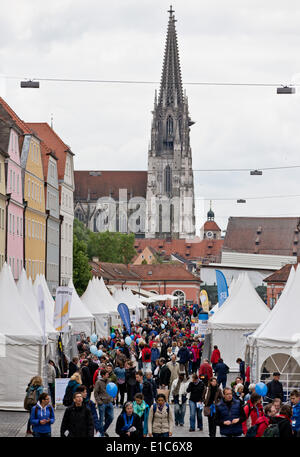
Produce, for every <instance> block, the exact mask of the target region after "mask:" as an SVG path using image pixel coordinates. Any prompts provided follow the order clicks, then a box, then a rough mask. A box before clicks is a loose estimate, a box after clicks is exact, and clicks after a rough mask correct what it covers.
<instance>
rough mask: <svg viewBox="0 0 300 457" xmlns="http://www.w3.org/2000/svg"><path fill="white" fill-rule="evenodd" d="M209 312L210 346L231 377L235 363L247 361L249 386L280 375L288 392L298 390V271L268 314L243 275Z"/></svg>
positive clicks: (299, 269)
mask: <svg viewBox="0 0 300 457" xmlns="http://www.w3.org/2000/svg"><path fill="white" fill-rule="evenodd" d="M212 311H213V313H211V314H210V317H209V323H208V327H209V329H210V331H211V338H210V343H211V346H213V345H217V346H218V347H219V349H220V350H221V356H222V358H223V359H224V361H225V363H226V364H227V365H228V366H229V367H230V371H232V372H237V371H238V364H237V363H236V359H237V358H238V357H240V358H242V359H244V357H245V360H246V364H249V365H250V367H251V381H254V382H258V381H260V380H266V379H271V378H272V373H273V372H274V371H279V372H281V373H282V378H281V379H282V381H283V383H284V385H285V388H286V389H287V390H288V391H290V390H291V389H292V388H294V387H296V388H299V387H300V324H299V322H300V268H298V269H297V271H295V269H294V267H292V268H291V272H290V276H289V279H288V281H287V284H286V286H285V288H284V290H283V292H282V294H281V296H280V298H279V300H278V302H277V304H276V305H275V307H274V308H273V309H272V310H271V311H270V309H269V308H268V307H267V306H266V304H265V303H264V302H263V301H262V300H261V298H260V297H259V295H258V294H257V292H256V291H255V289H254V287H253V285H252V284H251V282H250V280H249V277H248V275H247V274H246V273H242V274H241V275H240V276H239V278H238V279H237V281H236V282H235V283H234V284H233V285H231V287H230V288H229V296H228V298H227V299H226V300H225V302H224V303H223V305H222V306H221V307H218V306H216V307H214V308H213V310H212Z"/></svg>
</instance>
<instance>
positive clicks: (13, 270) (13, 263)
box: [12, 257, 15, 277]
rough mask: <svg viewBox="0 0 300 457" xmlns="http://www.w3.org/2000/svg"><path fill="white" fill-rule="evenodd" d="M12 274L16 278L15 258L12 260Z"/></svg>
mask: <svg viewBox="0 0 300 457" xmlns="http://www.w3.org/2000/svg"><path fill="white" fill-rule="evenodd" d="M12 274H13V277H15V258H14V257H13V259H12Z"/></svg>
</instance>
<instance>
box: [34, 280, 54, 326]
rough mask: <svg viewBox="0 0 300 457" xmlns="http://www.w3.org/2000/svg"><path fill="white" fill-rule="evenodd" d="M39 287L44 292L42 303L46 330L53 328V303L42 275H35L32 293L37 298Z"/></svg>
mask: <svg viewBox="0 0 300 457" xmlns="http://www.w3.org/2000/svg"><path fill="white" fill-rule="evenodd" d="M39 285H41V286H42V289H43V292H44V303H45V311H46V328H53V321H54V307H55V302H54V300H53V298H52V296H51V294H50V292H49V289H48V285H47V282H46V279H45V276H44V275H40V274H39V275H37V276H36V278H35V281H34V284H33V291H34V294H35V296H36V297H38V286H39Z"/></svg>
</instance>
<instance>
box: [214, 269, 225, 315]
mask: <svg viewBox="0 0 300 457" xmlns="http://www.w3.org/2000/svg"><path fill="white" fill-rule="evenodd" d="M216 277H217V286H218V299H219V308H220V307H221V306H222V305H223V303H224V301H225V300H226V298H227V297H228V286H227V281H226V278H225V276H224V275H223V273H222V271H220V270H216Z"/></svg>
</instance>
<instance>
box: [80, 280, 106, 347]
mask: <svg viewBox="0 0 300 457" xmlns="http://www.w3.org/2000/svg"><path fill="white" fill-rule="evenodd" d="M81 300H82V301H83V303H84V304H85V305H86V307H87V308H88V310H89V311H90V312H91V313H92V315H93V316H94V317H95V320H96V333H97V335H98V337H105V338H106V337H108V336H109V332H110V326H111V316H110V313H109V311H107V310H105V309H103V308H102V307H101V304H100V303H99V291H98V287H97V284H96V279H95V278H94V277H93V278H92V279H91V280H90V281H89V283H88V286H87V289H86V291H85V292H84V294H83V295H82V296H81Z"/></svg>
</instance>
